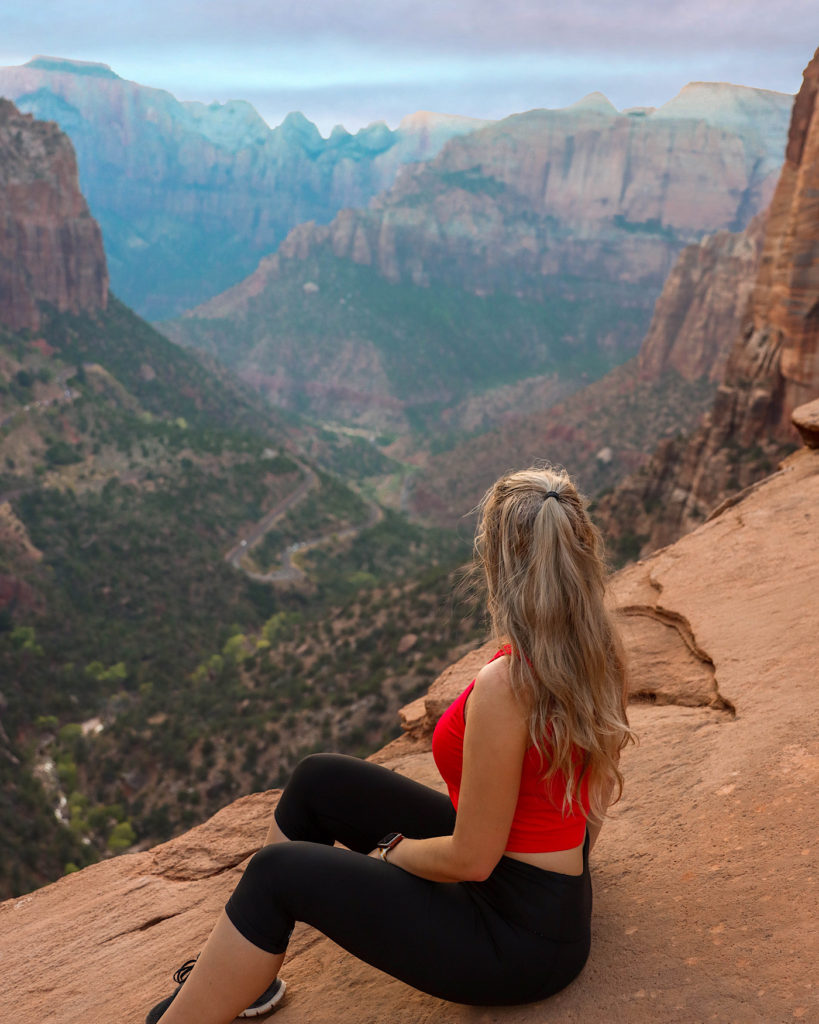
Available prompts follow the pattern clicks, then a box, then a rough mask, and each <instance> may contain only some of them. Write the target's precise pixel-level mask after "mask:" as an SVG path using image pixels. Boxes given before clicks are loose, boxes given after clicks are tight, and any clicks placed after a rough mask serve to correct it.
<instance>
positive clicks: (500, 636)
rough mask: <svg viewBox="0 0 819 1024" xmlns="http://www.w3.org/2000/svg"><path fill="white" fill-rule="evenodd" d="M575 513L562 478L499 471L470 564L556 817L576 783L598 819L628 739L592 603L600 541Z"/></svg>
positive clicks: (600, 577)
mask: <svg viewBox="0 0 819 1024" xmlns="http://www.w3.org/2000/svg"><path fill="white" fill-rule="evenodd" d="M586 505H587V503H586V501H585V499H584V498H583V497H582V496H581V495H580V494H579V493H578V492H577V489H576V488H575V486H574V484H573V483H572V481H571V480H570V478H569V476H568V474H567V473H566V472H565V470H562V469H557V468H554V467H552V466H546V467H544V468H539V467H535V466H533V467H530V468H529V469H524V470H521V471H520V472H516V473H509V474H507V475H506V476H503V477H501V478H500V479H499V480H498V481H497V482H496V483H495V484H494V485H493V486H492V487H490V489H489V490H488V491H487V492H486V494H485V495H484V497H483V500H482V501H481V503H480V505H479V513H480V516H479V521H478V527H477V530H476V533H475V560H476V568H479V569H482V575H483V577H484V580H485V584H486V589H487V606H488V611H489V616H490V619H491V623H492V630H493V633H494V636H495V639H496V640H497V641H498V642H499V643H508V644H510V645H511V648H512V654H513V656H512V657H511V658H510V659H509V674H510V678H511V682H512V687H513V690H514V692H515V694H516V695H517V696H518V698H519V699H520V700H521V702H522V704H523V706H524V708H525V709H526V713H527V717H528V724H529V733H530V736H531V740H532V743H533V744H535V745H536V746H537V748H538V750H539V751H540V753H541V756H542V758H543V764H544V765H546V766H547V767H546V770H545V773H544V777H545V778H546V779H547V780H548V779H550V778H552V777H553V776H555V775H556V774H558V773H559V772H562V773H563V775H564V777H565V779H566V789H565V793H564V797H563V810H564V813H565V811H566V810H567V809H568V808H569V807H571V805H572V803H573V801H575V800H577V799H579V794H580V786H581V783H582V781H583V780H584V779H586V780H587V781H588V793H589V802H590V805H591V813H592V814H593V815H594V816H595V817H596V818H599V819H602V818H603V817H604V816H605V811H606V804H607V803H608V802H609V799H608V798H609V795H610V794H611V793H612V792H613V791H616V795H615V797H614V799H615V800H617V799H619V798H620V795H621V793H622V789H623V776H622V774H621V772H620V768H619V760H620V751H621V750H622V749H623V747H624V746H626V744H627V743H629V742H632V741H633V740H634V733H633V732H632V730H631V728H630V727H629V723H628V716H627V714H626V693H627V682H626V662H625V656H624V652H623V647H622V644H621V641H620V638H619V636H618V633H617V629H616V627H615V625H614V622H613V621H612V618H611V616H610V615H609V612H608V610H607V609H606V607H605V605H604V594H605V587H606V577H607V571H606V565H605V560H604V555H603V541H602V538H601V536H600V532H599V530H598V529H597V528H596V527H595V526H594V525H593V523H592V522H591V520H590V519H589V517H588V514H587V512H586Z"/></svg>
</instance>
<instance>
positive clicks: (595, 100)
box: [565, 91, 620, 117]
mask: <svg viewBox="0 0 819 1024" xmlns="http://www.w3.org/2000/svg"><path fill="white" fill-rule="evenodd" d="M565 109H566V110H571V111H574V112H575V113H579V112H580V111H590V112H591V113H595V114H605V115H606V116H608V117H619V116H620V112H619V111H618V109H617V108H616V107H615V106H614V104H613V103H612V102H611V100H610V99H609V98H608V96H605V95H604V94H603V93H602V92H599V91H598V92H590V93H588V95H586V96H584V97H583V98H582V99H579V100H578V101H577V102H576V103H572V104H571V106H568V107H566V108H565Z"/></svg>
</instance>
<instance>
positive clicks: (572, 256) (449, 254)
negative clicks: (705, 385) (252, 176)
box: [165, 86, 790, 427]
mask: <svg viewBox="0 0 819 1024" xmlns="http://www.w3.org/2000/svg"><path fill="white" fill-rule="evenodd" d="M700 92H704V93H705V94H707V95H712V98H713V99H714V100H715V102H714V111H716V113H714V114H713V115H706V112H705V111H706V110H707V103H705V101H704V100H702V101H701V103H700V106H701V109H698V108H697V107H696V104H693V101H692V104H693V105H689V106H685V105H683V109H678V106H679V105H675V104H674V103H673V102H672V104H670V105H668V106H669V109H666V108H665V107H664V108H661V109H660V110H657V111H655V112H654V113H651V114H648V115H647V114H645V113H641V114H639V115H637V114H627V113H618V112H617V111H616V110H615V109H614V108H613V107H612V106H611V104H609V103H608V101H606V100H605V98H597V99H595V98H594V97H592V98H589V99H587V100H585V101H581V102H580V103H579V104H575V105H574V106H572V107H569V108H566V109H565V110H535V111H530V112H529V113H526V114H520V115H516V116H514V117H510V118H506V119H505V120H504V121H502V122H499V123H497V124H492V125H488V126H487V127H485V128H482V129H481V130H480V131H476V132H472V133H471V134H469V135H463V136H460V137H458V138H455V139H451V140H450V141H449V142H448V144H447V145H446V146H445V147H444V148H443V149H442V151H441V152H440V153H439V154H438V156H436V157H435V158H434V159H432V160H430V161H427V162H426V163H423V164H414V165H409V166H406V167H404V168H402V170H401V172H400V173H399V175H398V177H397V179H396V182H395V184H394V185H393V186H392V187H391V188H390V189H389V190H387V191H386V192H383V193H381V194H380V195H379V196H377V197H376V198H375V199H374V200H373V201H372V202H371V204H370V206H369V207H368V208H367V209H358V210H353V209H346V210H343V211H341V212H340V213H339V214H338V215H337V216H336V217H335V219H334V220H333V221H332V222H331V223H330V224H315V223H306V224H301V225H299V226H298V227H296V228H294V229H293V231H291V232H290V234H289V235H288V236H287V238H286V239H285V240H284V242H282V244H281V246H280V247H279V249H278V251H277V252H276V253H275V254H274V255H272V256H270V257H267V258H266V259H264V260H262V262H261V263H260V264H259V267H258V269H257V270H256V271H255V272H254V274H252V275H251V276H250V277H249V278H247V279H246V280H245V281H243V282H242V283H241V284H239V285H237V286H236V287H234V288H233V289H231V290H229V291H227V292H225V293H224V294H222V295H219V296H217V297H215V298H214V299H212V300H210V301H209V302H207V303H205V304H203V305H202V306H200V307H198V308H197V309H195V310H193V311H191V313H190V314H188V315H186V317H185V318H182V319H180V320H176V321H174V322H173V323H172V324H168V325H165V329H166V330H167V331H168V333H169V334H170V335H171V336H172V337H173V338H174V339H175V340H177V341H180V342H182V343H183V344H190V345H193V346H196V347H205V348H207V349H208V350H209V351H211V352H212V353H214V354H216V355H218V356H219V357H220V358H223V359H225V360H226V361H228V362H229V363H230V365H231V366H233V367H234V368H235V369H236V370H237V371H238V372H239V373H240V374H242V375H244V376H246V377H247V379H248V380H254V381H256V382H257V383H259V384H260V385H261V386H263V387H265V388H266V389H267V390H268V391H269V393H270V395H271V398H272V399H273V400H274V401H276V402H277V403H281V404H286V405H291V406H293V407H295V408H298V409H306V410H309V411H310V412H312V413H313V414H315V415H318V416H327V415H328V403H327V402H326V401H325V398H324V396H325V393H326V390H327V388H332V387H333V385H334V384H337V382H338V380H339V379H343V380H345V381H347V380H350V381H354V382H355V384H354V387H355V391H356V394H357V396H358V410H356V409H355V408H354V407H350V408H349V409H348V407H347V406H346V405H345V408H344V410H343V413H340V414H339V413H337V415H342V416H343V417H344V418H350V416H349V413H350V411H352V414H353V418H355V419H358V421H359V422H367V423H372V421H373V419H374V417H375V416H376V415H378V413H377V410H378V409H380V408H382V407H383V403H384V402H385V400H386V401H394V400H395V399H396V398H398V399H401V400H406V401H416V402H422V403H430V402H435V401H437V402H440V403H443V404H444V405H445V406H446V405H449V406H452V405H454V404H456V403H457V402H458V401H460V400H462V398H463V397H464V396H463V395H460V394H458V393H457V391H456V390H455V389H453V388H452V387H451V386H450V381H449V380H448V379H447V376H446V373H445V372H444V371H442V369H441V367H442V366H446V365H447V364H448V363H451V362H452V358H453V353H455V352H457V354H458V355H457V357H458V359H459V365H458V367H457V368H456V373H455V376H456V377H457V378H458V380H459V381H463V380H465V379H466V375H468V374H469V375H474V373H475V370H476V368H481V367H483V368H484V371H485V377H484V379H482V380H480V381H473V382H472V394H474V393H476V392H480V393H483V392H485V391H489V390H490V389H491V388H492V387H493V386H494V385H497V384H501V385H507V384H510V383H515V381H516V379H520V378H521V377H531V376H535V375H543V374H554V373H555V372H557V373H559V374H560V375H561V376H562V377H563V378H564V379H565V377H566V376H567V374H566V369H567V364H569V366H570V368H571V369H572V370H574V371H575V373H574V378H573V380H572V388H576V387H577V386H579V384H580V383H581V381H580V379H578V378H579V377H580V374H578V373H577V372H576V371H577V370H578V369H580V370H581V371H582V372H587V373H588V374H589V376H594V377H597V376H601V375H602V373H604V372H605V371H606V370H607V369H609V368H610V367H611V366H612V365H613V364H615V363H617V362H622V361H623V360H624V359H625V358H627V357H628V356H629V355H631V354H633V353H635V352H636V351H637V348H638V346H639V342H640V340H641V338H642V337H643V335H644V334H645V331H646V329H647V327H648V324H649V320H650V315H651V308H652V305H653V303H654V300H655V299H656V298H657V296H658V295H659V293H660V290H661V288H662V284H663V281H664V280H665V278H666V276H667V274H668V272H669V270H670V269H671V267H672V266H673V265H674V262H675V260H676V257H677V255H678V253H679V252H680V251H681V249H683V248H684V246H685V245H687V244H689V243H692V242H696V241H699V240H700V239H701V238H702V236H703V235H704V234H706V233H708V232H712V231H715V230H717V229H725V230H728V229H731V230H736V229H738V228H742V227H744V226H745V225H746V223H747V221H748V219H749V218H750V217H751V216H752V214H754V213H756V212H758V211H759V210H761V209H763V208H764V207H765V206H766V205H767V203H768V201H769V199H770V196H771V194H772V191H773V187H774V182H775V179H776V175H777V173H778V170H779V167H780V165H781V157H782V153H783V151H784V144H785V131H784V125H785V119H786V107H787V106H789V105H790V100H789V98H787V97H781V96H779V95H778V94H770V93H762V92H760V91H758V90H749V89H740V88H739V87H735V86H713V87H706V86H703V87H702V89H701V90H700ZM724 94H725V95H727V96H729V97H733V99H734V100H735V102H736V103H740V100H741V101H742V102H744V103H745V104H746V106H747V107H748V109H749V110H753V111H755V112H756V118H757V122H758V123H754V121H753V118H752V117H750V115H749V116H748V117H747V119H746V120H747V122H748V123H747V125H744V126H743V122H742V118H741V117H740V116H739V115H738V114H737V113H736V111H733V112H732V114H731V116H730V117H729V116H728V114H727V113H726V111H725V110H723V107H722V106H720V103H719V102H717V100H719V99H720V98H721V99H722V100H725V95H724ZM698 95H699V93H698ZM701 99H702V98H701ZM680 102H682V100H680ZM725 102H726V103H727V101H725ZM728 108H730V104H727V107H726V109H728ZM730 109H731V110H733V108H730ZM752 124H753V125H754V127H748V126H749V125H752ZM777 125H779V127H778V128H777ZM777 139H778V142H777ZM723 244H726V243H723ZM708 251H709V250H706V252H708ZM742 258H744V257H742V256H740V255H739V254H737V259H742ZM341 279H344V280H345V281H349V282H351V283H350V284H349V285H348V286H347V287H346V290H345V291H344V292H343V293H342V295H341V299H340V300H335V305H329V304H327V303H326V302H325V298H324V296H325V294H326V292H327V291H328V289H331V288H334V287H335V284H336V282H337V281H338V280H341ZM388 286H389V287H388ZM436 289H437V290H438V291H436ZM441 289H447V290H449V292H450V293H451V294H454V295H457V296H459V298H458V301H457V302H455V303H454V307H455V312H454V313H453V314H452V315H450V314H449V311H447V316H445V317H443V318H441V319H442V323H441V325H440V337H439V336H438V335H437V334H435V332H434V331H433V330H431V328H430V324H429V322H428V320H429V319H430V316H431V315H432V316H435V315H437V314H438V313H439V312H440V310H441V308H442V306H443V305H444V302H442V299H441V295H440V290H441ZM342 300H343V302H344V304H345V308H344V309H340V308H339V301H342ZM476 300H482V301H483V304H484V306H485V307H486V308H485V311H484V313H483V315H482V317H481V318H480V319H483V321H484V322H486V323H487V324H489V323H491V325H492V333H493V334H494V336H495V339H496V341H495V344H494V347H492V346H488V347H487V348H486V349H484V348H481V347H480V346H479V345H478V344H477V343H475V344H473V345H472V346H471V348H470V345H469V333H468V332H467V331H465V326H468V328H469V331H471V333H472V334H473V336H474V335H475V333H476V332H475V331H474V329H473V328H472V325H471V324H469V325H465V315H466V311H468V310H469V309H471V308H472V307H474V306H476ZM388 303H389V304H390V305H391V307H392V308H389V309H386V311H385V307H387V305H388ZM527 304H528V305H527ZM317 307H321V308H320V313H317V311H316V308H317ZM501 307H502V308H501ZM353 309H354V310H355V311H356V314H357V315H356V316H355V317H353V316H352V310H353ZM459 310H461V311H463V312H462V314H461V315H459V313H458V311H459ZM317 318H318V319H320V326H319V327H318V328H317V329H316V330H315V331H313V330H312V329H311V328H312V322H313V321H314V320H316V319H317ZM374 321H375V322H374ZM461 334H463V337H461V336H460V335H461ZM416 339H423V341H418V340H416ZM425 346H426V347H427V348H431V349H434V350H435V351H436V352H439V353H440V354H441V356H442V358H441V359H440V360H439V364H440V365H439V366H428V367H426V366H425V368H424V372H423V373H422V374H420V378H421V380H420V385H421V386H420V388H416V389H414V391H413V394H412V395H411V396H407V395H402V394H401V393H400V388H401V385H402V384H403V383H404V382H405V381H406V380H407V371H406V368H404V367H402V370H401V372H400V373H397V372H395V371H394V370H393V369H392V368H391V367H390V358H391V357H390V355H389V350H390V349H400V350H401V352H402V356H403V358H404V360H405V362H406V361H410V360H411V358H412V356H413V355H414V354H417V355H418V358H422V357H423V353H424V351H425ZM385 350H386V352H385ZM361 362H364V363H366V364H367V365H370V366H373V367H374V370H375V375H376V377H377V378H378V382H377V383H373V384H371V385H370V387H369V388H368V387H367V385H366V382H364V381H360V380H359V374H358V373H357V368H358V364H359V363H361ZM516 362H517V363H521V362H523V363H525V366H524V365H521V366H520V367H518V366H516V365H515V364H516ZM328 366H332V372H331V373H327V371H326V367H328ZM465 368H466V369H465ZM325 377H326V378H327V379H325ZM384 377H386V378H387V379H386V384H387V388H388V390H387V393H386V394H385V393H384V388H383V385H382V381H383V379H384ZM391 378H394V379H391ZM491 401H493V399H492V398H490V402H491ZM356 413H357V415H356ZM329 415H332V412H329ZM459 425H460V424H459ZM382 426H390V427H394V426H395V424H394V423H390V424H386V423H384V422H383V421H382Z"/></svg>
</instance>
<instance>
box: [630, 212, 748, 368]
mask: <svg viewBox="0 0 819 1024" xmlns="http://www.w3.org/2000/svg"><path fill="white" fill-rule="evenodd" d="M764 227H765V217H764V214H759V215H757V216H756V217H755V218H754V219H753V221H752V222H751V223H750V224H749V225H748V227H747V228H746V229H745V231H742V232H740V233H738V234H733V233H731V232H728V231H719V232H717V234H715V235H708V236H706V237H705V238H703V240H702V241H701V242H700V243H699V244H698V245H689V246H687V247H686V248H685V249H683V251H682V252H681V253H680V257H679V259H678V260H677V262H676V263H675V264H674V267H673V268H672V270H671V273H670V274H669V275H668V277H667V278H666V282H665V284H664V285H663V290H662V293H661V295H660V297H659V299H657V303H656V305H655V306H654V315H653V316H652V318H651V326H650V327H649V330H648V334H647V335H646V336H645V338H644V339H643V344H642V345H641V347H640V353H639V356H638V359H637V362H638V366H639V372H640V376H641V377H642V378H643V379H646V380H656V379H657V378H658V377H659V376H660V375H661V374H663V373H665V372H667V371H668V370H675V371H676V372H677V373H679V374H680V375H681V376H682V377H685V379H686V380H697V378H700V377H707V378H708V379H709V380H711V381H713V382H714V383H718V382H719V381H721V380H722V377H723V372H724V370H725V363H726V361H727V359H728V355H729V353H730V351H731V345H732V344H733V341H734V338H735V336H736V332H737V327H738V325H739V323H740V320H741V317H742V315H743V314H744V312H745V308H746V306H747V304H748V297H749V295H750V292H751V289H752V287H753V282H754V278H755V276H756V270H757V265H758V263H759V256H760V251H761V248H762V237H763V232H764Z"/></svg>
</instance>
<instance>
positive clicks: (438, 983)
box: [225, 754, 592, 1005]
mask: <svg viewBox="0 0 819 1024" xmlns="http://www.w3.org/2000/svg"><path fill="white" fill-rule="evenodd" d="M276 821H277V823H278V825H279V828H280V829H281V830H282V832H283V833H284V834H285V835H286V836H287V837H288V838H289V839H292V840H293V842H290V843H277V844H274V845H273V846H265V847H264V848H263V849H262V850H260V851H259V853H257V854H256V855H255V856H254V857H253V858H252V859H251V861H250V863H249V864H248V866H247V869H246V871H245V873H244V875H243V877H242V879H241V880H240V882H239V884H238V885H237V886H236V889H235V891H234V893H233V895H232V896H231V897H230V900H229V901H228V904H227V906H226V908H225V909H226V911H227V915H228V917H229V918H230V920H231V921H232V922H233V924H234V926H235V927H236V928H237V929H238V930H239V931H240V932H241V933H242V935H244V937H245V938H246V939H248V940H249V941H250V942H252V943H253V944H254V945H255V946H258V947H259V948H261V949H264V950H266V951H267V952H269V953H283V952H284V951H285V949H286V948H287V943H288V940H289V938H290V933H291V932H292V930H293V925H294V923H295V922H296V921H306V922H307V923H308V924H311V925H313V926H314V927H315V928H318V929H319V931H321V932H323V933H324V934H325V935H327V936H329V937H330V938H331V939H332V940H333V941H334V942H337V943H338V944H339V945H340V946H343V947H344V948H345V949H347V950H348V951H349V952H350V953H352V954H353V955H354V956H357V957H358V958H359V959H361V960H364V961H366V962H367V963H369V964H372V965H373V966H374V967H378V968H380V969H381V970H382V971H386V972H387V974H391V975H393V977H396V978H400V979H401V980H402V981H405V982H407V984H409V985H412V986H413V987H414V988H417V989H421V990H422V991H424V992H429V993H430V994H431V995H434V996H438V997H440V998H441V999H449V1000H452V1001H453V1002H458V1003H472V1004H475V1005H500V1004H504V1003H526V1002H531V1001H533V1000H536V999H543V998H545V997H546V996H549V995H552V994H553V993H554V992H557V991H559V990H560V989H561V988H563V987H564V986H566V985H568V983H569V982H570V981H571V980H572V979H573V978H575V977H576V976H577V974H578V973H579V972H580V970H581V969H582V967H583V965H584V963H585V962H586V957H587V956H588V953H589V939H590V932H589V924H590V918H591V903H592V894H591V881H590V878H589V865H588V838H587V840H586V846H585V848H584V855H583V874H582V875H578V876H572V875H563V874H559V873H557V872H554V871H543V870H541V869H540V868H535V867H532V866H531V865H530V864H524V863H522V862H521V861H517V860H513V859H512V858H510V857H501V859H500V862H499V863H498V865H497V867H496V868H495V870H494V871H493V872H492V874H491V875H490V876H489V878H488V879H487V880H486V881H485V882H429V881H427V880H426V879H423V878H418V877H417V876H416V875H411V874H409V872H407V871H402V870H401V868H399V867H396V866H395V865H391V864H384V863H382V862H381V861H380V860H377V859H375V858H373V857H366V856H362V854H366V853H368V852H369V851H370V850H372V849H373V848H374V847H375V845H376V843H377V842H378V840H379V839H381V837H382V836H384V835H385V834H386V833H388V832H390V831H399V832H403V833H404V835H405V836H408V837H411V838H414V839H425V838H429V837H431V836H441V835H451V834H452V830H453V828H454V825H455V811H454V810H453V807H452V804H451V802H450V800H449V798H448V797H446V796H443V795H442V794H440V793H437V792H435V790H432V789H430V788H428V787H427V786H422V785H420V784H419V783H417V782H413V781H412V780H411V779H407V778H405V777H404V776H402V775H398V774H397V773H396V772H392V771H389V770H388V769H386V768H382V767H380V766H379V765H374V764H372V763H370V762H368V761H360V760H358V759H357V758H354V757H342V756H341V755H338V754H314V755H313V756H311V757H308V758H306V759H305V760H304V761H302V762H301V764H299V765H298V767H297V768H296V770H295V771H294V773H293V776H292V778H291V779H290V782H289V783H288V784H287V787H286V788H285V790H284V793H283V794H282V797H281V800H280V802H279V805H278V807H277V809H276ZM336 840H337V841H338V842H340V843H343V844H344V845H345V846H346V847H348V849H346V850H343V849H340V848H338V847H334V846H333V845H332V844H333V842H334V841H336Z"/></svg>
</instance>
